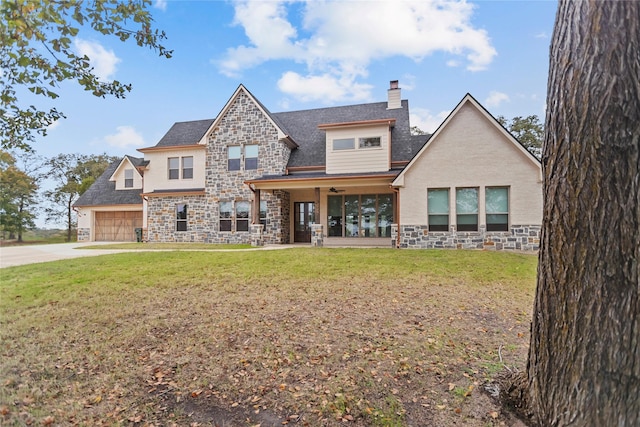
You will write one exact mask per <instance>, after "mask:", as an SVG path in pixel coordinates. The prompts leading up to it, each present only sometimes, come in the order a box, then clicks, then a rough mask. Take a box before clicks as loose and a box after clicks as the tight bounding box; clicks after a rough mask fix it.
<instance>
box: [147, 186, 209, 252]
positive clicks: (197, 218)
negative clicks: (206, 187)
mask: <svg viewBox="0 0 640 427" xmlns="http://www.w3.org/2000/svg"><path fill="white" fill-rule="evenodd" d="M182 203H186V205H187V231H176V205H178V204H182ZM207 206H208V203H207V199H206V198H205V197H203V196H184V197H176V196H168V197H149V201H148V203H147V212H148V214H147V236H146V238H147V240H148V241H150V242H208V240H209V231H210V230H209V223H210V221H209V218H208V217H207V215H206V214H205V213H206V212H207Z"/></svg>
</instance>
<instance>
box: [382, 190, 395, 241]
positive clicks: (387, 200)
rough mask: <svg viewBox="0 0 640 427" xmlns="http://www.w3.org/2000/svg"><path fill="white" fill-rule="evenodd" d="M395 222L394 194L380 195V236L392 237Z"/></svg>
mask: <svg viewBox="0 0 640 427" xmlns="http://www.w3.org/2000/svg"><path fill="white" fill-rule="evenodd" d="M392 223H393V195H391V194H381V195H379V196H378V237H391V224H392Z"/></svg>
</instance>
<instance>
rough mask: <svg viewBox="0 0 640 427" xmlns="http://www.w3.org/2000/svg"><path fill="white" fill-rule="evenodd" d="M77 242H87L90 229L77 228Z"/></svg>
mask: <svg viewBox="0 0 640 427" xmlns="http://www.w3.org/2000/svg"><path fill="white" fill-rule="evenodd" d="M77 233H78V242H88V241H90V240H91V229H90V228H78V230H77Z"/></svg>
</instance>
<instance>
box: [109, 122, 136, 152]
mask: <svg viewBox="0 0 640 427" xmlns="http://www.w3.org/2000/svg"><path fill="white" fill-rule="evenodd" d="M116 131H117V132H116V133H114V134H111V135H106V136H105V137H104V138H103V139H104V142H105V143H106V144H107V145H109V146H111V147H116V148H129V147H142V146H144V145H145V142H144V138H143V137H142V135H140V134H139V133H138V132H137V131H136V130H135V129H134V128H133V126H118V127H117V128H116Z"/></svg>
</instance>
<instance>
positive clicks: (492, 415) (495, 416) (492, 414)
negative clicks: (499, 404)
mask: <svg viewBox="0 0 640 427" xmlns="http://www.w3.org/2000/svg"><path fill="white" fill-rule="evenodd" d="M489 415H491V418H493V419H494V420H495V419H496V418H498V416H499V414H498V411H492V412H489Z"/></svg>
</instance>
